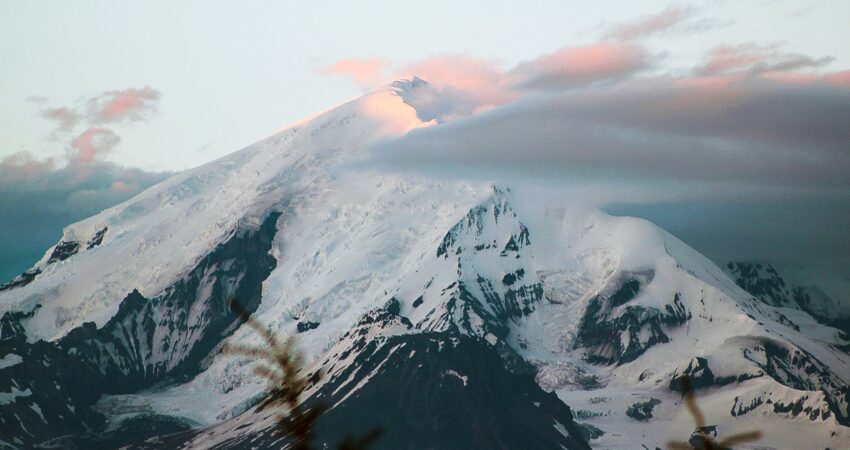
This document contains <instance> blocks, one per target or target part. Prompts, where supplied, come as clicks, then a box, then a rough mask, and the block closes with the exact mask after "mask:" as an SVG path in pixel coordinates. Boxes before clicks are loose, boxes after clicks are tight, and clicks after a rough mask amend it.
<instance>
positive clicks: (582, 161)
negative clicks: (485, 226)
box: [0, 0, 850, 280]
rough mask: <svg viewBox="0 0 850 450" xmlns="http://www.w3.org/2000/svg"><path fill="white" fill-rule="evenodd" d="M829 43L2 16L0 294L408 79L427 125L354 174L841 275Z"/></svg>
mask: <svg viewBox="0 0 850 450" xmlns="http://www.w3.org/2000/svg"><path fill="white" fill-rule="evenodd" d="M213 3H214V4H213ZM847 23H850V2H846V1H818V2H814V1H790V0H765V1H752V2H734V1H723V0H719V1H707V2H681V3H671V2H669V1H642V2H632V1H595V2H566V1H541V2H534V3H533V4H532V5H529V3H528V2H504V1H494V0H491V1H486V2H456V1H452V2H449V1H430V2H424V3H420V4H408V5H403V4H401V3H399V2H397V1H370V2H327V1H311V2H306V1H290V2H270V1H242V2H200V1H197V2H191V1H186V2H165V1H162V2H156V1H149V2H115V1H68V2H48V1H27V2H19V1H0V61H3V62H4V63H3V66H4V69H5V70H2V71H0V136H2V140H0V280H3V279H8V278H10V277H11V276H13V275H14V274H15V273H18V272H20V271H21V270H23V269H25V268H26V267H28V266H29V265H31V264H32V263H33V262H34V261H35V259H37V258H38V257H39V256H40V255H41V253H43V251H44V250H45V249H46V248H47V247H48V246H50V245H52V244H53V243H55V241H56V240H57V239H58V237H59V235H60V233H61V229H62V227H63V226H65V225H67V224H68V223H70V222H73V221H75V220H79V219H81V218H84V217H86V216H88V215H91V214H93V213H96V212H97V211H99V210H101V209H103V208H105V207H108V206H111V205H112V204H114V203H116V202H119V201H122V200H124V199H126V198H129V197H130V196H132V195H134V194H136V193H138V192H140V191H141V190H142V189H144V188H146V187H148V186H150V185H151V184H153V183H155V182H157V181H159V180H161V179H163V178H164V177H166V176H168V175H169V174H171V173H174V172H176V171H180V170H184V169H186V168H190V167H194V166H197V165H199V164H202V163H204V162H207V161H211V160H213V159H215V158H217V157H220V156H223V155H225V154H228V153H230V152H232V151H235V150H238V149H240V148H242V147H244V146H247V145H248V144H250V143H252V142H254V141H257V140H259V139H261V138H263V137H265V136H268V135H270V134H272V133H274V132H276V131H277V130H280V129H281V128H283V127H285V126H287V125H288V124H290V123H293V122H296V121H298V120H299V119H301V118H303V117H305V116H308V115H310V114H313V113H315V112H317V111H321V110H324V109H326V108H328V107H329V106H332V105H335V104H339V103H341V102H344V101H346V100H348V99H351V98H353V97H356V96H358V95H361V94H362V93H364V92H367V91H368V90H369V89H371V88H373V87H375V86H377V85H380V84H382V83H385V82H389V81H392V80H393V79H395V78H399V77H409V76H412V75H418V76H420V77H422V78H424V79H425V80H427V81H428V83H429V86H430V88H429V90H424V91H421V92H425V94H423V95H422V96H421V97H422V98H416V99H410V102H411V103H414V104H416V105H417V109H418V111H419V113H420V114H421V115H423V116H425V117H423V118H424V119H428V120H430V119H434V120H436V121H439V122H441V123H442V125H441V126H440V127H436V128H433V129H430V130H425V131H423V132H421V134H420V133H414V134H413V135H411V136H405V137H403V138H402V139H401V140H400V141H398V142H395V143H394V144H393V145H394V148H395V149H397V150H393V151H392V152H390V151H388V150H387V149H386V148H383V149H382V148H377V149H375V152H374V155H373V159H371V160H370V161H369V163H371V164H374V165H376V166H378V167H383V168H385V169H386V170H412V171H426V172H429V173H434V174H437V175H439V176H455V177H467V176H480V177H487V178H505V179H510V180H513V181H516V182H522V181H523V180H525V181H527V180H530V179H531V180H541V179H542V180H544V181H543V182H544V183H547V184H549V185H554V186H557V187H558V188H563V189H565V191H569V192H572V193H573V194H575V193H577V192H578V193H582V194H581V195H579V197H582V198H586V197H587V194H586V193H587V192H592V193H593V195H591V197H594V198H595V199H596V200H597V203H599V204H600V205H603V206H605V208H606V209H608V210H609V211H612V212H615V213H621V214H632V215H639V216H643V217H647V218H649V219H651V220H654V221H656V222H657V223H659V224H660V225H662V226H664V227H665V228H667V229H669V230H670V231H672V232H674V234H677V235H679V236H680V237H683V238H684V239H685V240H686V241H687V242H689V243H691V244H692V245H694V246H696V247H697V248H698V249H699V250H701V251H703V252H705V253H707V254H708V255H709V256H711V257H714V258H715V259H717V260H722V259H724V258H757V257H765V258H773V259H776V258H779V259H781V258H786V259H801V260H807V261H814V260H815V259H817V255H819V254H825V255H827V256H828V259H830V260H837V261H841V260H843V259H842V258H844V257H846V256H847V255H850V238H848V236H847V231H846V230H847V229H850V212H848V206H846V205H847V204H848V203H850V202H848V201H847V200H848V189H850V182H848V176H847V175H846V173H848V172H850V170H847V171H845V169H850V165H848V164H847V158H848V155H847V153H848V149H850V138H848V135H847V131H846V130H848V129H850V120H848V103H847V101H848V89H847V85H848V84H850V81H848V79H850V75H848V74H850V72H847V70H848V69H850V46H848V45H847V42H850V28H848V27H847V26H846V24H847ZM741 99H745V100H746V101H741ZM506 124H507V125H508V126H509V127H510V129H511V130H512V132H510V133H508V135H507V136H506V137H508V138H510V137H513V138H515V140H513V141H512V140H511V139H498V138H495V137H494V136H499V131H500V130H505V129H507V128H506ZM587 124H592V126H590V127H588V126H586V125H587ZM524 138H528V139H524ZM523 139H524V140H523ZM429 142H430V143H433V142H440V143H441V146H440V148H434V145H431V146H430V147H429V148H430V150H429V151H427V152H423V151H421V150H422V148H423V146H424V147H427V146H428V143H429ZM529 142H530V143H531V145H526V144H527V143H529ZM470 143H474V145H470ZM405 149H406V150H405ZM518 149H521V150H518ZM681 149H687V150H688V151H687V152H682V151H681ZM422 155H426V156H429V155H430V158H428V157H425V158H423V156H422ZM518 155H522V156H523V158H522V159H517V156H518ZM695 217H699V218H700V220H699V221H698V222H697V221H696V220H694V219H695ZM733 234H738V235H740V236H739V237H738V238H737V239H735V238H730V235H733ZM754 238H755V239H756V240H755V241H754V240H753V239H754ZM780 243H781V244H782V246H778V244H780ZM744 244H746V245H744ZM777 248H782V249H783V250H777ZM785 249H787V250H785ZM822 252H825V253H822Z"/></svg>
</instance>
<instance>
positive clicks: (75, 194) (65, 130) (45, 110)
mask: <svg viewBox="0 0 850 450" xmlns="http://www.w3.org/2000/svg"><path fill="white" fill-rule="evenodd" d="M160 97H161V94H160V92H159V91H157V90H156V89H153V88H151V87H150V86H145V87H143V88H138V89H136V88H129V89H123V90H112V91H105V92H102V93H100V94H97V95H94V96H90V97H88V98H84V99H82V100H80V101H79V102H77V103H76V104H73V105H66V106H48V104H49V103H50V102H49V99H47V98H45V97H30V98H28V99H27V100H28V101H29V102H31V103H33V104H35V105H38V106H39V115H40V116H41V117H43V118H45V119H47V120H50V121H52V122H54V123H55V124H56V128H55V130H54V131H53V132H52V133H51V134H50V136H49V137H50V140H51V141H60V142H61V145H64V146H66V148H65V150H66V152H65V155H64V157H60V158H46V159H39V158H37V157H35V156H33V155H32V154H30V153H25V152H22V153H15V154H13V155H10V156H7V157H5V158H2V159H0V193H2V195H0V255H3V261H2V264H0V284H2V283H3V282H4V281H5V280H8V279H10V278H12V277H13V276H15V275H17V274H18V273H20V272H21V271H23V270H25V269H26V268H28V267H30V266H31V265H32V264H33V263H34V262H35V261H37V260H38V258H40V257H41V256H42V254H43V252H44V250H45V249H47V248H49V247H50V246H51V245H53V244H55V243H56V241H57V239H58V238H59V236H60V235H61V231H62V228H63V227H64V226H65V225H67V224H70V223H72V222H76V221H78V220H80V219H83V218H86V217H88V216H91V215H93V214H96V213H98V212H99V211H101V210H102V209H104V208H107V207H109V206H112V205H115V204H117V203H120V202H122V201H124V200H126V199H128V198H130V197H132V196H133V195H135V194H137V193H139V192H141V191H142V190H144V189H145V188H147V187H149V186H151V185H152V184H154V183H157V182H159V181H160V180H162V179H164V178H165V177H167V176H169V175H170V174H169V173H166V172H147V171H143V170H140V169H133V168H127V167H123V166H120V165H117V164H114V163H111V162H107V161H105V157H106V155H108V154H109V152H111V151H112V150H114V149H115V148H116V146H118V144H119V143H120V142H121V137H120V136H119V135H118V133H116V131H114V128H115V127H121V126H123V125H125V124H127V123H131V122H140V121H145V120H147V119H148V118H149V117H150V116H152V115H153V114H155V113H156V111H157V108H158V106H159V99H160ZM105 124H109V127H110V128H106V127H105Z"/></svg>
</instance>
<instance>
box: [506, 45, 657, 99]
mask: <svg viewBox="0 0 850 450" xmlns="http://www.w3.org/2000/svg"><path fill="white" fill-rule="evenodd" d="M649 64H650V58H649V56H648V54H647V52H646V50H645V49H644V48H643V47H642V46H640V45H637V44H625V43H614V42H599V43H595V44H591V45H586V46H580V47H566V48H562V49H561V50H558V51H556V52H554V53H551V54H548V55H543V56H541V57H539V58H537V59H534V60H532V61H528V62H524V63H520V64H519V65H517V66H516V67H515V68H514V69H513V70H511V72H510V74H511V76H512V77H513V78H514V79H515V80H516V84H517V86H519V87H520V88H550V89H551V88H560V87H573V86H577V85H584V84H591V83H595V82H598V81H607V80H617V79H623V78H627V77H629V76H632V75H634V74H635V73H637V72H639V71H641V70H643V69H645V68H646V67H647V66H649Z"/></svg>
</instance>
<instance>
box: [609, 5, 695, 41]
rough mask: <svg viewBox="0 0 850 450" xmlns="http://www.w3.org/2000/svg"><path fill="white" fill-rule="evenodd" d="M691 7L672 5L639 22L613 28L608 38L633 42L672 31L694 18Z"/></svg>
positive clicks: (622, 24)
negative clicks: (633, 40)
mask: <svg viewBox="0 0 850 450" xmlns="http://www.w3.org/2000/svg"><path fill="white" fill-rule="evenodd" d="M693 13H694V8H693V7H691V6H681V5H671V6H668V7H667V8H666V9H664V10H663V11H660V12H658V13H656V14H652V15H649V16H646V17H642V18H640V19H638V20H635V21H632V22H627V23H621V24H617V25H614V26H613V27H611V29H610V31H608V33H607V34H606V37H608V38H612V39H620V40H632V39H637V38H642V37H646V36H651V35H653V34H658V33H661V32H664V31H667V30H670V29H671V28H673V27H674V26H676V25H679V24H680V23H682V22H683V21H684V20H686V19H689V18H691V17H692V16H693Z"/></svg>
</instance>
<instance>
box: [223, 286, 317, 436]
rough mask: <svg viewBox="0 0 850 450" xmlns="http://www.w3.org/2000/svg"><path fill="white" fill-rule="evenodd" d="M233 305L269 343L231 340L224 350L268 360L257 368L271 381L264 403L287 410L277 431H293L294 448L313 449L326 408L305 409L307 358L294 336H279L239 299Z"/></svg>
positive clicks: (237, 313)
mask: <svg viewBox="0 0 850 450" xmlns="http://www.w3.org/2000/svg"><path fill="white" fill-rule="evenodd" d="M230 308H231V310H233V312H234V313H236V315H237V316H238V317H239V319H240V320H241V321H242V322H243V323H245V325H247V326H248V327H250V328H251V329H253V330H254V331H256V332H257V333H258V334H259V335H260V336H262V338H263V340H264V341H265V344H266V346H263V347H261V346H248V345H240V344H228V345H226V346H225V348H224V351H225V352H226V353H228V354H231V355H239V356H248V357H251V358H256V359H258V360H260V361H261V362H262V363H265V365H257V366H256V367H255V368H254V373H256V374H257V375H259V376H261V377H263V378H265V379H266V380H267V381H268V383H269V396H268V398H267V399H266V400H264V401H263V403H262V404H261V406H262V407H268V406H283V407H284V408H285V410H286V412H285V413H281V414H279V415H278V416H277V424H278V426H277V429H276V430H275V431H276V432H277V433H279V434H283V435H291V436H292V438H293V440H294V443H293V447H292V448H293V449H294V450H309V449H310V448H311V446H310V442H311V441H312V437H313V429H314V428H315V423H316V420H317V419H318V418H319V416H320V414H321V412H322V411H321V408H320V407H315V408H313V409H312V410H309V411H304V408H303V407H302V405H301V394H302V393H303V392H304V391H305V389H306V387H307V381H306V380H305V379H304V377H303V376H302V375H301V367H302V362H303V361H302V358H301V356H300V355H299V354H298V352H296V351H295V346H294V340H293V339H292V338H289V339H286V340H284V341H283V342H281V341H280V340H278V339H277V337H276V336H275V335H274V333H272V332H271V331H269V329H268V328H267V327H265V326H263V324H261V323H260V322H259V321H257V320H256V319H254V318H253V317H251V314H250V313H249V312H248V311H247V310H245V308H243V307H242V305H240V304H239V303H238V302H236V301H235V300H231V302H230Z"/></svg>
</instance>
